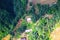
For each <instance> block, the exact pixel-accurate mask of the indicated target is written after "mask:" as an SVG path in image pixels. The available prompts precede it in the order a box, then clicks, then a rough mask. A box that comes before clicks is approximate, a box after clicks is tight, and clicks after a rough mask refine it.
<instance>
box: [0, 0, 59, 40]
mask: <svg viewBox="0 0 60 40" xmlns="http://www.w3.org/2000/svg"><path fill="white" fill-rule="evenodd" d="M27 1H28V0H14V2H13V3H14V14H15V15H11V14H10V12H8V11H7V10H4V9H0V40H2V38H4V37H5V36H7V35H8V34H10V35H11V36H12V38H14V37H16V38H21V35H22V34H23V33H24V32H25V30H29V29H32V32H27V33H26V34H27V35H28V39H29V40H51V38H50V33H51V32H52V31H53V30H54V29H55V28H57V26H56V24H57V23H59V21H60V5H59V4H60V1H59V0H58V2H57V4H54V5H52V6H51V7H49V5H41V4H37V5H32V8H31V10H29V11H26V7H27V3H28V2H27ZM35 8H37V9H38V10H39V11H38V13H37V14H36V13H35V11H36V9H35ZM46 14H47V15H46ZM26 16H29V17H30V18H31V20H30V21H31V22H29V23H28V21H27V19H26ZM20 19H22V21H20V22H21V24H20V26H18V28H17V29H16V30H15V32H14V31H13V30H14V29H15V28H16V25H17V24H18V23H19V22H18V21H19V20H20ZM59 24H60V23H59ZM13 34H15V35H13ZM12 38H10V39H11V40H12Z"/></svg>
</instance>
